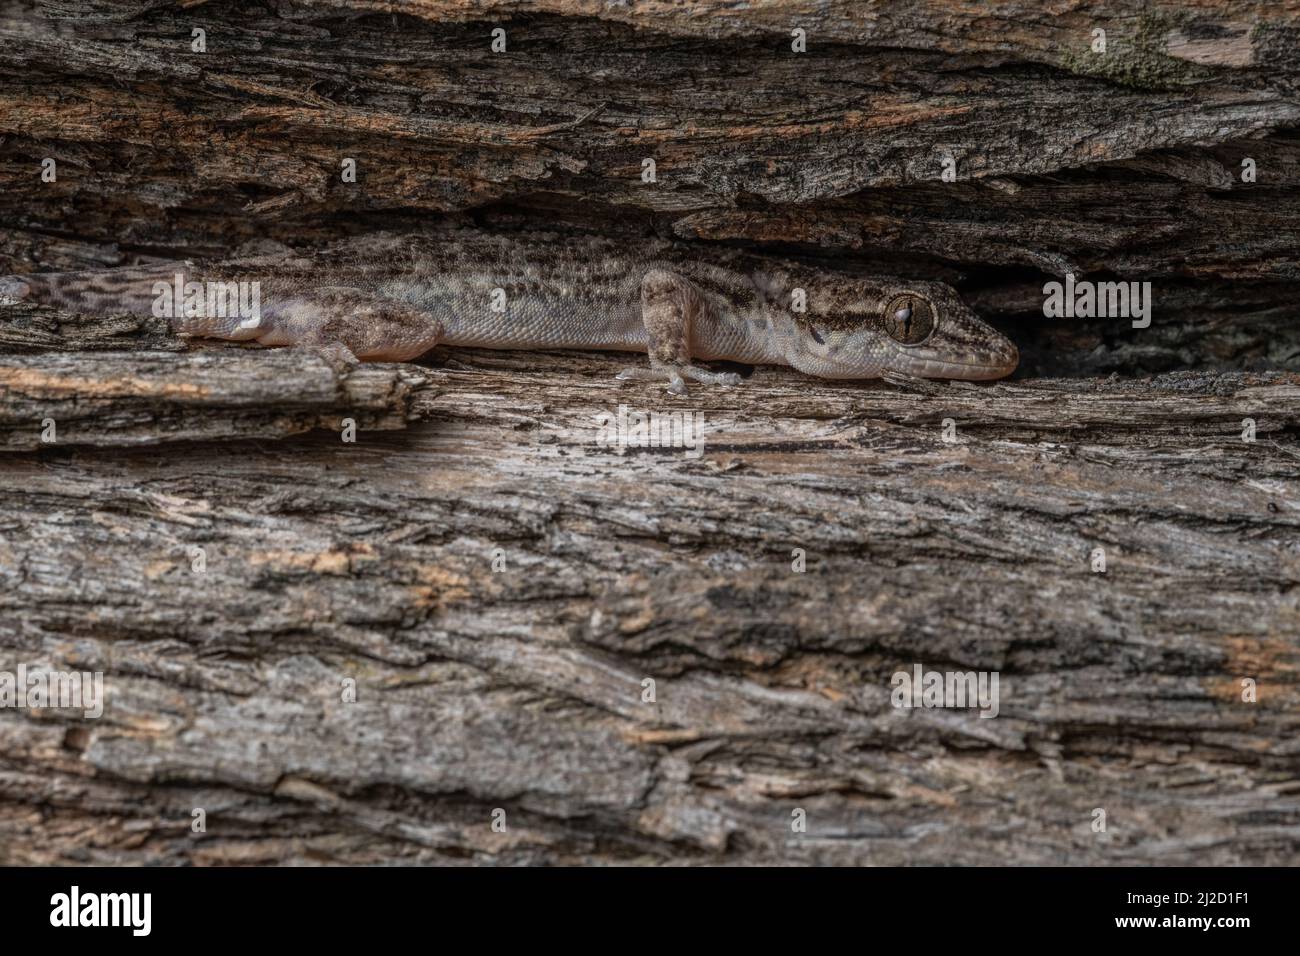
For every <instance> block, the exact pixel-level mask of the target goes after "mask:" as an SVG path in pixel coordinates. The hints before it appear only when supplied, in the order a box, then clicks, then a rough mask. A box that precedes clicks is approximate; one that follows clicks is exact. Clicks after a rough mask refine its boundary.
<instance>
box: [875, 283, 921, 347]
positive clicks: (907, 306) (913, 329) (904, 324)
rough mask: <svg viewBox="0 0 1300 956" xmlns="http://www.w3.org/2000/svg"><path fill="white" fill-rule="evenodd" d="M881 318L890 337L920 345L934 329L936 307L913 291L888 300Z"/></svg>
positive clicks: (903, 342)
mask: <svg viewBox="0 0 1300 956" xmlns="http://www.w3.org/2000/svg"><path fill="white" fill-rule="evenodd" d="M881 318H882V319H883V320H884V324H885V331H886V332H888V333H889V337H890V338H891V339H893V340H894V341H895V342H897V343H899V344H900V345H920V344H921V343H922V342H924V341H925V340H926V339H928V338H929V337H930V333H931V332H933V331H934V307H933V306H931V305H930V303H929V302H927V301H926V300H925V299H923V298H921V297H920V296H919V295H916V294H914V293H912V292H904V293H902V294H901V295H896V296H894V297H893V298H892V299H890V300H889V301H888V302H886V303H885V311H884V314H883V315H882V316H881Z"/></svg>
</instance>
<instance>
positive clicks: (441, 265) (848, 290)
mask: <svg viewBox="0 0 1300 956" xmlns="http://www.w3.org/2000/svg"><path fill="white" fill-rule="evenodd" d="M178 271H179V272H181V273H182V274H183V275H184V278H185V280H186V281H223V282H231V281H241V280H242V281H256V282H258V283H259V285H260V289H261V317H260V320H259V321H258V322H257V324H256V325H255V326H254V327H251V328H241V327H240V325H239V319H238V317H233V318H231V317H205V316H198V317H195V316H191V317H188V318H175V319H173V320H172V325H173V328H175V329H176V330H177V331H178V332H183V333H187V334H191V335H197V336H209V337H215V338H225V339H232V340H247V339H256V340H257V341H258V342H260V343H262V344H265V345H301V346H310V347H322V348H331V349H335V350H337V351H338V352H340V353H342V354H343V355H346V356H349V357H350V356H355V357H357V358H359V359H362V360H388V361H404V360H407V359H411V358H414V357H416V356H418V355H420V354H422V353H423V352H425V351H427V350H428V349H430V348H432V347H433V346H434V345H435V344H444V345H452V346H457V345H460V346H475V347H480V348H496V349H542V348H548V349H549V348H559V349H564V348H572V349H601V350H619V351H646V352H648V353H649V356H650V368H637V369H629V370H628V371H627V372H625V373H624V374H623V375H622V376H620V377H624V378H653V379H660V380H664V381H667V382H669V383H670V386H671V387H672V388H673V389H674V390H677V391H681V390H683V389H684V384H683V381H682V379H683V378H694V379H697V380H700V381H705V382H712V383H721V384H735V383H736V382H738V381H739V379H738V378H737V377H736V376H735V375H731V374H727V373H711V372H706V371H704V370H702V369H698V368H695V367H694V366H692V365H691V364H690V363H691V361H692V360H693V359H703V360H709V359H730V360H733V361H737V362H745V363H750V364H778V365H791V366H793V367H795V368H797V369H799V370H801V371H803V372H806V373H808V374H811V375H817V376H820V377H823V378H846V379H859V378H876V377H879V376H881V375H882V374H886V373H895V374H901V375H911V376H920V377H929V378H960V379H991V378H1000V377H1002V376H1004V375H1007V374H1009V373H1010V372H1011V371H1013V370H1014V369H1015V367H1016V362H1017V360H1018V355H1017V352H1016V349H1015V346H1013V345H1012V344H1011V343H1010V342H1009V341H1007V340H1006V339H1005V338H1003V337H1002V336H1001V335H1000V334H999V333H997V332H996V331H994V330H993V329H991V328H989V327H988V326H987V325H985V324H984V323H983V322H981V321H980V320H979V319H978V318H976V316H975V315H974V313H972V312H971V311H970V310H969V309H968V308H967V307H966V306H965V305H964V304H963V303H962V302H961V300H960V299H959V298H958V297H957V294H956V293H955V292H954V291H953V290H952V289H950V288H949V287H947V286H945V285H942V284H940V283H933V282H910V281H906V280H902V279H891V278H879V277H871V278H862V277H850V276H846V275H842V274H839V273H834V272H828V271H825V270H820V269H814V268H811V267H808V266H803V265H797V264H793V263H790V262H787V261H784V260H779V259H770V258H766V257H760V256H754V255H749V254H745V253H740V252H735V251H731V250H719V249H714V250H709V251H708V252H701V251H700V250H699V249H695V248H691V247H685V246H681V245H676V244H673V243H669V242H663V241H656V240H645V241H638V242H635V243H627V242H616V241H614V240H609V239H602V238H596V237H578V238H573V237H561V236H554V235H549V234H537V233H527V234H516V235H505V234H495V233H494V234H489V233H483V232H478V231H475V230H457V231H452V232H447V233H443V234H432V235H427V236H420V237H401V238H398V237H389V236H374V237H368V238H365V239H360V240H351V241H348V242H345V243H341V244H338V245H336V246H333V247H331V248H328V249H325V250H322V251H320V252H318V253H315V254H313V255H312V256H311V257H310V258H305V257H294V256H272V257H265V258H259V259H244V260H234V261H228V262H219V263H212V264H206V265H198V266H194V265H192V264H186V263H181V264H174V265H163V266H159V267H150V268H148V269H118V270H111V271H107V272H98V273H63V274H47V275H44V276H40V275H33V276H21V277H8V278H6V279H0V296H6V295H7V296H8V297H10V298H34V299H37V300H39V301H47V302H51V303H53V304H57V305H60V306H63V307H65V308H67V309H70V310H78V311H89V312H106V313H113V312H131V313H134V312H144V313H148V312H149V311H150V309H151V307H152V305H153V302H154V299H155V292H154V287H153V283H155V282H157V281H160V280H161V281H168V280H170V279H171V278H172V276H173V275H174V274H176V273H177V272H178ZM497 289H500V290H502V291H503V292H504V301H503V303H502V300H500V294H499V293H498V294H497V300H498V302H497V304H498V305H502V304H503V310H501V311H498V310H494V308H493V298H494V290H497ZM796 289H802V290H804V293H805V294H806V310H805V311H803V312H799V311H797V310H796V309H794V308H793V307H792V306H793V302H794V294H795V290H796Z"/></svg>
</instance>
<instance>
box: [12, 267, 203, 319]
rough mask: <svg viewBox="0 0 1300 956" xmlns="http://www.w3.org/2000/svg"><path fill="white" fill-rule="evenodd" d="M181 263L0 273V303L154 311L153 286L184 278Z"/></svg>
mask: <svg viewBox="0 0 1300 956" xmlns="http://www.w3.org/2000/svg"><path fill="white" fill-rule="evenodd" d="M189 271H190V269H189V266H188V265H187V264H186V263H184V262H176V263H163V264H160V265H153V266H141V267H131V268H127V269H104V270H94V271H87V272H44V273H34V274H32V275H11V276H0V304H6V303H14V302H23V301H26V302H35V303H38V304H40V305H49V306H54V307H55V308H59V309H64V310H66V311H68V312H82V313H87V314H90V315H120V314H125V315H139V316H147V315H152V314H154V311H155V309H154V306H155V303H156V302H157V301H158V292H157V291H156V286H157V284H158V283H165V284H168V285H169V286H170V285H171V284H173V283H175V282H176V277H177V276H180V277H181V282H182V283H184V282H185V281H186V279H187V278H188V274H189Z"/></svg>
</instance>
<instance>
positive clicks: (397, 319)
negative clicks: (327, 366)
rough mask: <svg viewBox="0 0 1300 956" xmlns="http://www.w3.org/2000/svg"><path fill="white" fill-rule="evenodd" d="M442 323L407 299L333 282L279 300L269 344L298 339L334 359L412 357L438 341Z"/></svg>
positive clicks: (298, 343)
mask: <svg viewBox="0 0 1300 956" xmlns="http://www.w3.org/2000/svg"><path fill="white" fill-rule="evenodd" d="M442 335H443V325H442V323H441V322H440V321H439V320H438V319H437V318H436V317H435V316H433V315H431V314H429V313H428V312H425V311H424V310H422V309H418V308H415V307H414V306H411V305H408V304H407V303H405V302H399V301H397V300H395V299H389V298H387V297H384V296H377V295H373V294H370V293H367V292H363V291H361V290H360V289H354V288H350V287H339V286H327V287H325V288H322V289H318V290H313V291H312V292H310V293H305V292H299V293H297V294H294V295H290V296H287V297H283V298H281V299H279V300H278V301H276V302H274V304H273V305H272V307H271V309H270V316H269V321H268V322H267V324H266V333H265V335H263V336H261V337H259V341H260V342H262V343H263V344H264V345H292V346H296V347H298V348H304V349H309V350H311V351H314V352H317V353H318V354H320V355H322V356H323V357H324V358H325V359H326V361H329V362H330V363H331V364H338V365H343V366H347V365H352V364H355V363H356V362H358V361H362V362H406V361H409V360H411V359H413V358H417V357H419V356H421V355H423V354H424V353H425V352H427V351H429V349H431V348H433V347H434V346H435V345H437V344H438V342H439V340H440V339H441V338H442Z"/></svg>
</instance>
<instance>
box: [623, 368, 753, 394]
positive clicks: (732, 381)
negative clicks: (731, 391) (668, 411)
mask: <svg viewBox="0 0 1300 956" xmlns="http://www.w3.org/2000/svg"><path fill="white" fill-rule="evenodd" d="M615 377H616V378H618V379H619V380H620V381H623V382H626V381H631V380H636V381H641V382H667V383H668V391H670V392H672V393H673V394H674V395H685V394H686V382H685V379H688V378H689V379H694V380H695V381H697V382H703V383H704V384H705V385H739V384H740V376H739V375H737V374H736V373H735V372H710V371H708V370H706V369H702V368H696V367H695V366H694V365H656V366H653V367H651V368H625V369H623V371H621V372H619V373H618V375H617V376H615Z"/></svg>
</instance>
